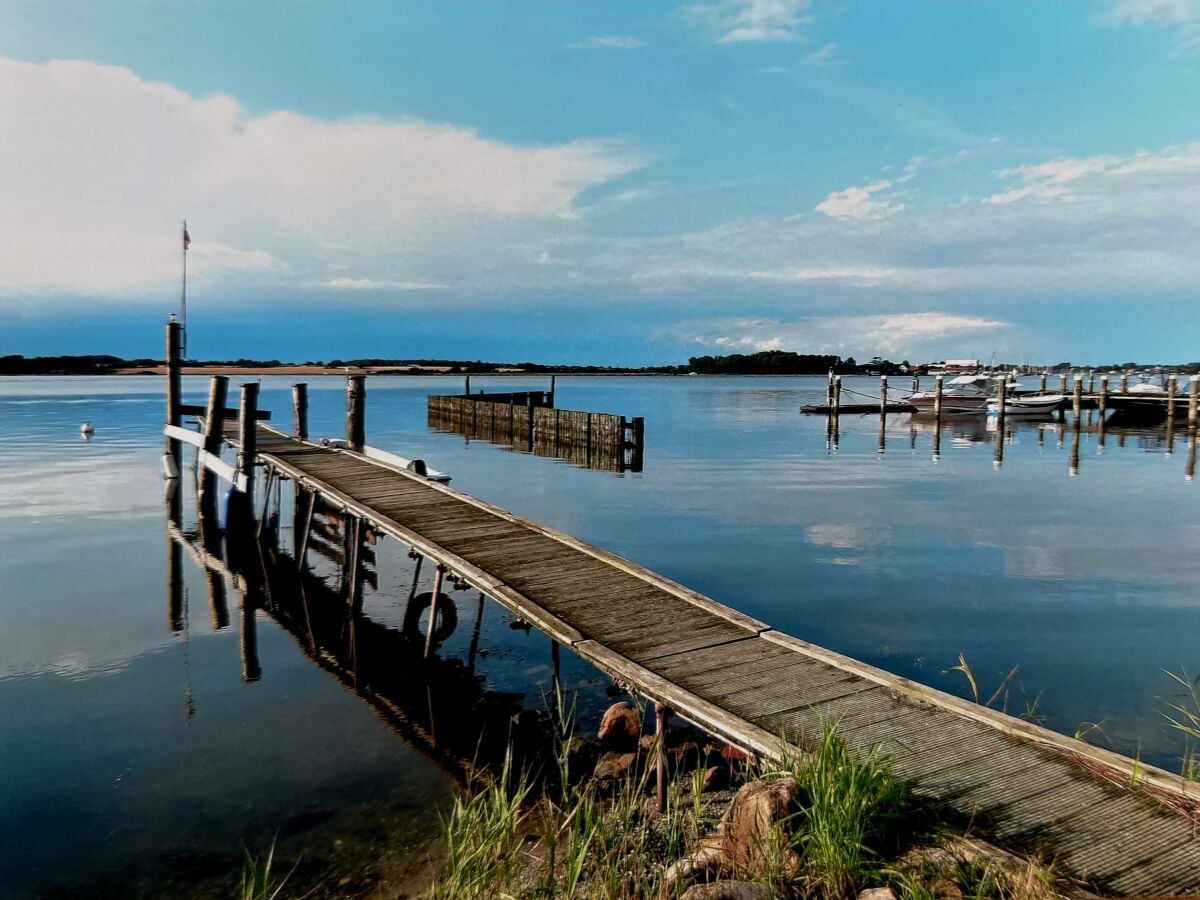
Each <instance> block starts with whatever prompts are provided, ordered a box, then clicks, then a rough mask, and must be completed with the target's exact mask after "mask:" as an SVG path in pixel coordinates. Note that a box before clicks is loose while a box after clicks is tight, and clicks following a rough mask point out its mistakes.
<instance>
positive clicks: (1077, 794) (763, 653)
mask: <svg viewBox="0 0 1200 900" xmlns="http://www.w3.org/2000/svg"><path fill="white" fill-rule="evenodd" d="M226 433H227V434H228V431H227V432H226ZM258 437H259V440H258V444H259V454H260V457H263V458H264V459H266V461H267V462H268V463H269V464H270V465H271V467H272V469H277V470H278V471H279V472H280V473H281V474H283V475H285V476H287V477H289V478H292V479H293V480H296V481H297V482H298V483H300V484H303V485H304V486H305V487H306V488H307V489H310V490H312V489H316V490H320V491H321V492H322V494H323V496H326V497H328V498H329V499H330V501H331V502H332V503H333V505H334V506H335V507H338V508H341V509H343V510H345V511H346V514H348V515H352V516H361V517H363V518H364V520H366V521H367V522H368V523H369V524H370V527H372V528H373V529H377V530H378V531H379V532H380V533H385V534H389V535H392V536H393V537H396V538H398V539H400V540H402V541H404V542H405V543H407V544H408V545H410V546H413V547H414V548H416V549H417V550H418V552H420V553H422V554H424V555H427V556H429V557H431V558H432V559H433V560H435V561H436V562H438V563H439V564H440V565H441V566H444V567H446V569H447V570H448V571H449V572H453V573H454V574H456V575H458V576H461V577H463V578H464V580H466V581H467V583H469V584H471V585H472V586H474V587H476V588H478V589H479V590H480V591H481V592H482V593H485V594H487V595H488V596H491V597H493V598H494V599H496V600H497V602H499V603H501V604H502V605H504V606H505V607H506V608H508V609H509V610H510V611H512V612H513V613H514V614H515V615H518V616H520V617H521V618H522V619H524V620H526V621H530V622H532V623H534V624H535V625H537V626H538V627H539V628H540V629H542V630H544V631H546V632H547V633H548V634H549V635H550V636H551V637H552V638H553V639H554V640H556V641H557V642H559V643H563V644H565V645H567V646H568V647H570V648H571V649H573V650H574V651H575V652H576V653H578V654H579V655H580V656H582V657H583V658H584V659H586V660H589V661H590V662H592V663H593V664H595V665H596V666H598V667H599V668H600V669H601V670H602V671H604V672H606V673H608V674H610V675H612V676H613V677H614V678H617V679H619V680H620V681H621V682H622V683H624V684H627V685H630V686H631V687H632V688H633V689H634V690H635V691H637V692H638V693H640V694H642V695H643V696H645V697H647V698H648V699H650V700H652V701H654V702H655V703H657V704H661V705H662V706H663V708H669V709H671V710H674V711H675V712H676V713H677V714H679V715H680V716H682V717H683V718H686V719H688V720H689V721H692V722H695V723H696V724H698V725H700V726H701V727H703V728H705V729H707V730H709V731H710V732H711V733H713V734H715V735H716V736H718V737H720V738H722V739H724V740H728V741H731V742H733V743H735V744H736V745H737V746H740V747H742V748H743V749H745V750H747V751H748V752H750V753H753V754H756V755H763V756H770V755H773V754H776V753H778V752H779V751H780V747H781V744H780V742H781V740H782V739H783V738H782V737H781V736H786V738H787V739H788V740H790V741H792V742H793V744H795V745H796V746H798V747H799V748H800V749H801V750H803V749H804V748H805V747H806V746H808V745H809V744H810V743H811V742H813V741H815V740H817V739H819V738H820V736H821V731H822V729H823V728H825V727H827V726H829V725H831V724H832V725H835V726H836V727H837V728H838V729H839V732H840V733H841V735H842V736H843V739H844V740H845V741H846V742H847V744H848V745H850V746H851V747H853V748H855V749H857V750H860V751H865V750H868V749H869V748H871V747H875V746H878V747H879V748H880V749H881V752H883V753H884V754H886V755H887V756H889V757H890V758H891V759H893V764H894V766H895V770H896V771H897V773H898V774H899V775H900V776H901V777H903V778H905V779H906V780H908V781H910V782H911V783H912V785H913V789H914V791H915V792H916V793H917V794H918V795H919V796H922V797H927V798H930V799H936V800H938V801H939V802H942V803H945V804H947V805H949V807H950V808H952V809H954V810H957V811H958V812H959V813H960V814H962V815H963V816H964V817H971V818H972V820H973V821H974V822H975V823H976V825H975V827H976V828H977V829H979V830H980V831H981V833H984V834H988V835H989V836H991V837H993V838H995V839H997V840H1001V841H1005V842H1006V843H1007V844H1008V845H1009V846H1012V847H1034V846H1039V847H1041V846H1045V847H1047V848H1049V849H1050V851H1051V852H1052V853H1057V854H1058V858H1060V859H1061V860H1062V864H1063V866H1064V871H1066V872H1073V871H1075V869H1073V868H1071V867H1072V865H1075V866H1078V867H1079V869H1080V870H1081V871H1086V872H1089V873H1092V874H1094V875H1095V877H1098V878H1101V877H1102V878H1105V879H1108V882H1107V885H1108V886H1112V885H1114V884H1117V883H1120V884H1125V885H1131V886H1137V887H1138V889H1139V890H1143V891H1144V892H1148V891H1152V890H1153V891H1156V890H1158V889H1159V888H1160V887H1162V888H1163V889H1166V888H1167V887H1170V888H1171V889H1176V888H1178V889H1184V888H1186V889H1189V890H1193V889H1197V888H1200V884H1196V883H1195V879H1193V881H1188V880H1187V879H1188V875H1187V872H1186V871H1185V866H1186V865H1187V864H1188V862H1189V861H1190V860H1191V859H1192V857H1190V856H1189V855H1188V853H1189V852H1190V851H1189V845H1188V844H1187V843H1186V842H1185V841H1184V840H1183V838H1184V836H1185V832H1184V831H1181V830H1180V828H1181V825H1180V822H1181V821H1182V820H1181V819H1180V817H1178V816H1176V815H1175V814H1174V813H1172V812H1170V811H1169V810H1166V808H1165V807H1162V806H1160V805H1159V804H1158V803H1157V802H1156V801H1155V800H1154V799H1153V798H1152V797H1150V796H1149V795H1148V794H1147V793H1146V792H1144V791H1142V790H1138V791H1124V790H1121V789H1119V788H1116V787H1114V786H1113V785H1111V784H1109V783H1108V782H1107V781H1102V780H1100V779H1098V778H1097V777H1096V776H1095V775H1093V774H1092V771H1091V770H1097V769H1109V770H1111V771H1113V772H1114V773H1117V774H1116V776H1115V777H1117V778H1120V777H1122V774H1121V773H1124V776H1125V777H1128V775H1129V773H1130V772H1131V771H1132V770H1133V764H1132V763H1131V762H1130V761H1129V760H1126V759H1124V758H1122V757H1118V756H1116V754H1111V753H1108V752H1107V751H1103V750H1100V749H1098V748H1094V747H1089V746H1088V745H1085V744H1081V743H1080V742H1078V741H1074V740H1072V739H1070V738H1067V737H1065V736H1062V735H1056V734H1054V733H1052V732H1048V731H1046V730H1045V729H1043V728H1039V727H1037V726H1034V725H1031V724H1029V723H1025V722H1020V721H1018V720H1016V719H1013V718H1011V717H1009V716H1005V715H1002V714H1000V713H997V712H995V711H993V710H989V709H985V708H983V707H980V706H978V705H977V704H972V703H968V702H966V701H963V700H960V699H958V698H954V697H950V696H948V695H946V694H944V693H942V692H940V691H936V690H933V689H932V688H928V687H926V686H924V685H919V684H916V683H914V682H910V681H907V680H905V679H903V678H898V677H897V676H894V675H892V674H890V673H887V672H883V671H882V670H879V669H875V668H873V667H870V666H867V665H865V664H863V663H861V662H858V661H856V660H852V659H849V658H847V657H844V656H841V655H839V654H836V653H833V652H832V651H829V650H826V649H824V648H821V647H817V646H816V645H812V644H809V643H807V642H804V641H800V640H799V639H797V638H793V637H791V636H789V635H783V634H780V633H778V632H775V631H773V630H771V629H770V628H769V627H768V626H766V625H765V624H764V623H761V622H758V621H757V620H755V619H752V618H750V617H747V616H744V615H743V614H740V613H738V612H737V611H736V610H730V609H728V608H727V607H724V606H723V605H721V604H719V603H716V602H715V601H712V600H711V599H709V598H706V597H703V596H702V595H699V594H696V593H695V592H694V591H690V590H689V589H687V588H685V587H683V586H682V585H677V584H675V583H674V582H671V581H670V580H668V579H665V578H662V577H661V576H658V575H656V574H655V573H652V572H648V571H646V570H645V569H643V568H642V567H640V566H637V565H636V564H635V563H632V562H630V561H628V560H623V559H621V558H620V557H615V556H613V555H612V554H608V553H606V552H604V551H601V550H598V549H597V548H594V547H591V546H589V545H587V544H584V543H582V542H580V541H578V540H577V539H575V538H571V537H570V536H568V535H562V534H560V533H558V532H555V531H553V530H551V529H548V528H545V527H544V526H541V525H539V524H538V523H536V522H530V521H528V520H525V519H521V518H520V517H517V516H513V515H512V514H511V513H507V512H505V511H504V510H500V509H498V508H496V507H492V506H490V505H488V504H486V503H484V502H482V501H479V500H478V499H476V498H472V497H469V496H467V495H464V494H461V493H460V492H457V491H455V490H453V489H450V488H447V487H445V486H444V485H434V484H430V483H428V482H425V481H423V480H420V479H417V478H415V477H414V476H411V475H409V474H408V473H403V472H398V471H395V470H386V471H385V470H383V468H382V467H379V466H376V465H375V464H374V463H372V462H371V461H370V460H367V459H366V458H364V457H361V456H359V455H357V454H353V453H334V452H332V451H330V450H325V449H320V448H315V447H313V446H312V445H306V444H302V443H300V442H298V441H294V440H290V439H287V438H282V437H280V436H278V433H277V432H272V431H271V430H269V429H260V430H259V432H258ZM234 440H237V437H236V436H235V437H234ZM368 498H377V499H374V500H369V499H368ZM431 616H432V619H431V621H432V623H436V616H437V610H436V603H435V604H434V609H432V610H431ZM426 640H427V641H428V640H429V637H428V636H427V638H426ZM431 650H432V648H431ZM1078 759H1084V760H1086V761H1087V768H1084V767H1082V766H1080V765H1079V764H1078V763H1077V761H1076V760H1078ZM1140 777H1141V778H1142V779H1143V781H1144V782H1145V783H1147V784H1150V785H1152V786H1154V787H1155V788H1156V789H1160V790H1168V789H1170V790H1175V791H1179V790H1189V791H1191V792H1192V793H1200V789H1198V788H1195V787H1194V786H1193V787H1188V786H1186V785H1183V784H1182V783H1181V782H1180V781H1179V780H1178V779H1176V778H1173V777H1172V776H1170V775H1168V774H1167V773H1164V772H1159V771H1158V770H1154V769H1153V768H1152V767H1147V766H1141V767H1140ZM1113 817H1116V818H1113ZM1114 822H1119V823H1120V825H1119V827H1118V826H1117V825H1114V824H1113V823H1114ZM1126 826H1127V827H1128V830H1129V836H1128V837H1127V836H1124V835H1123V834H1121V833H1119V832H1120V829H1121V828H1125V827H1126ZM1106 829H1107V830H1106ZM1139 847H1141V848H1146V847H1151V848H1154V856H1153V858H1151V856H1149V855H1147V854H1145V853H1144V852H1143V851H1142V850H1139V849H1138V848H1139ZM1139 854H1141V855H1140V856H1139ZM1142 857H1144V858H1142ZM1162 859H1168V860H1169V863H1167V864H1163V863H1161V860H1162Z"/></svg>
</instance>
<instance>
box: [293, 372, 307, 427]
mask: <svg viewBox="0 0 1200 900" xmlns="http://www.w3.org/2000/svg"><path fill="white" fill-rule="evenodd" d="M292 436H293V437H294V438H296V439H297V440H301V441H307V440H308V385H307V384H293V385H292Z"/></svg>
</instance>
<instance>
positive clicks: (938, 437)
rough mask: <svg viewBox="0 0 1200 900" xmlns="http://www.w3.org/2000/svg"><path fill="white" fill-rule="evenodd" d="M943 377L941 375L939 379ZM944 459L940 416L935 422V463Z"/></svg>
mask: <svg viewBox="0 0 1200 900" xmlns="http://www.w3.org/2000/svg"><path fill="white" fill-rule="evenodd" d="M941 377H942V376H941V375H939V376H938V378H941ZM941 458H942V419H941V417H940V416H939V417H938V418H936V419H934V420H933V461H934V462H937V461H938V460H939V459H941Z"/></svg>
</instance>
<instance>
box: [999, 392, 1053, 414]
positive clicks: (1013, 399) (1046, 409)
mask: <svg viewBox="0 0 1200 900" xmlns="http://www.w3.org/2000/svg"><path fill="white" fill-rule="evenodd" d="M1066 403H1067V397H1066V395H1065V394H1015V395H1013V396H1010V397H1005V398H1004V415H1006V416H1044V415H1048V414H1050V413H1052V412H1056V411H1058V410H1060V409H1062V408H1063V406H1065V405H1066ZM987 411H988V415H989V416H995V415H999V414H1000V399H999V398H998V397H993V398H992V399H990V400H988V402H987Z"/></svg>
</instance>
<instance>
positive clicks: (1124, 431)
mask: <svg viewBox="0 0 1200 900" xmlns="http://www.w3.org/2000/svg"><path fill="white" fill-rule="evenodd" d="M840 418H842V417H839V416H832V415H831V416H827V417H826V426H825V445H826V449H828V450H829V451H831V452H832V451H836V450H837V449H838V448H839V443H840V438H841V428H840V421H839V420H840ZM860 418H864V417H860ZM1030 435H1032V436H1033V437H1034V438H1035V440H1036V442H1037V446H1038V447H1039V448H1042V447H1046V446H1047V445H1048V444H1052V445H1053V446H1054V447H1055V448H1056V449H1059V450H1064V449H1066V450H1067V452H1068V456H1069V460H1068V466H1067V471H1068V474H1070V475H1072V476H1074V475H1078V474H1079V471H1080V457H1081V444H1082V438H1083V436H1084V435H1089V436H1090V437H1091V438H1092V440H1093V441H1094V444H1095V448H1096V451H1097V452H1100V453H1103V452H1104V451H1105V450H1107V449H1109V448H1112V447H1116V448H1117V449H1121V450H1123V449H1125V448H1127V447H1130V448H1133V449H1136V450H1138V451H1140V452H1158V453H1162V454H1163V455H1164V456H1168V457H1169V456H1171V455H1173V453H1174V452H1175V450H1176V447H1177V445H1182V449H1183V450H1184V453H1185V457H1184V459H1185V461H1184V478H1185V479H1186V480H1187V481H1191V480H1193V478H1194V477H1195V474H1196V450H1197V448H1196V445H1197V431H1196V429H1195V428H1187V427H1184V426H1180V425H1179V423H1177V422H1176V421H1175V420H1173V419H1167V420H1166V421H1165V422H1161V423H1158V424H1147V423H1144V422H1138V421H1137V420H1136V419H1133V420H1131V419H1130V418H1128V417H1125V416H1122V415H1121V414H1120V412H1117V413H1113V414H1111V415H1108V416H1106V415H1105V414H1104V413H1102V412H1101V411H1099V410H1083V411H1082V412H1081V413H1080V414H1079V415H1078V416H1074V415H1072V416H1070V417H1068V416H1067V415H1064V414H1062V413H1059V414H1058V415H1057V416H1055V417H1054V418H1051V417H1049V416H1047V417H1046V418H1044V419H1033V418H1028V417H1006V418H1005V419H1003V420H1000V419H998V418H997V417H995V416H984V415H971V414H959V415H949V414H947V415H943V416H941V417H940V418H934V417H931V416H925V415H917V414H908V413H904V414H898V415H891V416H880V417H879V440H878V445H877V450H878V452H879V453H880V454H883V453H885V452H886V451H887V449H888V447H889V445H890V446H891V447H893V448H897V447H903V448H905V449H908V450H910V451H911V450H916V449H917V447H918V445H919V444H920V443H922V442H925V441H928V444H929V446H930V450H931V453H932V459H933V461H934V462H937V461H938V460H939V459H941V456H942V452H943V451H944V450H951V451H952V450H955V449H969V448H971V447H975V446H978V445H984V444H991V445H992V448H993V453H992V460H993V465H994V466H995V467H996V468H1000V467H1001V466H1002V465H1003V463H1004V453H1005V448H1006V447H1008V446H1011V445H1012V444H1014V443H1016V442H1017V441H1019V440H1021V438H1022V436H1030Z"/></svg>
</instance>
